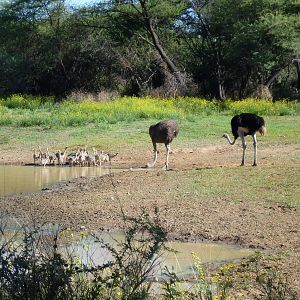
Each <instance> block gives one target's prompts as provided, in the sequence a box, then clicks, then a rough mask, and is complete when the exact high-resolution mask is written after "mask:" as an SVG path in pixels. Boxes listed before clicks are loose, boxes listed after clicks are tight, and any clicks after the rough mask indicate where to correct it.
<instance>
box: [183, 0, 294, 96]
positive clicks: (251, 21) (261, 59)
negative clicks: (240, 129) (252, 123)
mask: <svg viewBox="0 0 300 300" xmlns="http://www.w3.org/2000/svg"><path fill="white" fill-rule="evenodd" d="M188 2H189V3H190V10H191V12H190V13H189V15H186V16H185V18H184V19H183V21H184V24H185V26H189V28H192V30H191V31H190V32H186V33H185V35H186V36H187V37H188V38H189V40H190V41H189V44H190V45H191V49H192V53H193V54H194V55H196V56H197V60H199V65H198V68H197V70H196V72H199V73H200V74H202V75H200V78H201V79H202V80H206V81H207V80H208V82H209V83H208V85H209V86H210V90H211V91H213V95H214V96H216V97H217V98H220V99H223V98H224V96H225V95H224V91H225V90H226V92H227V95H231V96H232V97H234V96H236V91H237V92H238V95H237V96H238V97H243V96H245V95H247V94H249V92H250V91H251V90H253V89H255V87H257V86H258V85H261V84H263V85H266V86H269V87H270V86H271V85H272V84H273V83H274V80H275V79H276V77H277V76H278V74H279V73H280V72H281V71H282V70H283V69H284V68H285V67H286V66H287V65H288V64H290V63H291V61H292V57H293V55H295V54H297V53H299V46H300V45H299V16H298V12H299V10H297V7H298V8H299V6H298V4H296V2H293V1H285V0H241V1H234V0H218V1H213V0H211V1H203V0H192V1H188ZM191 40H192V42H191ZM194 72H195V71H194ZM198 76H199V75H198ZM210 79H211V80H212V81H211V80H210ZM214 82H215V83H214ZM215 87H217V88H215Z"/></svg>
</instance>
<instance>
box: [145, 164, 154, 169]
mask: <svg viewBox="0 0 300 300" xmlns="http://www.w3.org/2000/svg"><path fill="white" fill-rule="evenodd" d="M153 167H154V163H149V164H146V168H153Z"/></svg>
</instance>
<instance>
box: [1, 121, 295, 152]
mask: <svg viewBox="0 0 300 300" xmlns="http://www.w3.org/2000/svg"><path fill="white" fill-rule="evenodd" d="M230 119H231V117H230V116H224V115H211V116H198V117H197V118H195V119H194V120H193V121H189V120H180V121H179V125H180V132H179V136H178V139H176V140H175V141H174V144H176V147H185V148H186V147H194V146H195V147H197V146H203V145H218V144H222V145H224V143H223V142H224V141H223V139H221V135H222V134H223V133H224V132H229V133H230V131H231V129H230ZM154 122H157V120H156V119H149V120H137V121H132V122H125V121H124V122H118V123H116V124H106V123H104V124H103V123H99V124H89V125H85V126H80V127H79V126H78V127H66V128H47V127H45V128H43V127H32V126H31V127H21V128H20V127H14V126H2V127H1V133H0V140H1V142H0V145H1V147H0V150H1V148H2V150H3V151H4V150H5V149H11V148H16V149H17V148H19V149H22V148H23V149H24V148H25V149H26V148H27V149H31V148H33V147H36V146H37V145H41V146H48V147H49V148H51V147H54V146H55V147H56V148H59V147H65V146H69V147H77V146H78V145H88V146H95V147H102V148H113V149H116V151H117V150H122V151H124V150H125V151H130V148H131V147H136V148H138V149H145V148H151V147H152V146H151V142H150V138H149V135H148V128H149V126H150V125H151V124H153V123H154ZM266 125H267V130H268V132H267V135H266V136H265V137H259V138H258V139H259V143H269V142H272V143H276V142H299V141H300V118H299V117H298V116H285V117H276V116H275V117H274V116H270V117H267V118H266Z"/></svg>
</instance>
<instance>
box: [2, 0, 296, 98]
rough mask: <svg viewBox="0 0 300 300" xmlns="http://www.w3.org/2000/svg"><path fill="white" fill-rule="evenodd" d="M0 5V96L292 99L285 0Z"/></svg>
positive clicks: (292, 11) (22, 0)
mask: <svg viewBox="0 0 300 300" xmlns="http://www.w3.org/2000/svg"><path fill="white" fill-rule="evenodd" d="M68 3H69V2H68V1H67V0H39V1H37V0H12V1H1V3H0V97H1V96H2V97H3V96H10V95H11V94H16V93H21V94H35V95H47V96H48V95H54V96H57V97H60V98H65V97H67V96H68V95H70V94H72V93H74V92H75V93H88V92H89V93H93V94H96V95H97V94H101V95H104V94H106V96H107V97H110V98H111V97H115V95H119V96H124V95H125V96H126V95H127V96H133V95H134V96H152V97H156V98H161V97H167V98H168V97H173V96H180V95H184V96H197V97H204V98H211V99H213V98H215V99H223V100H224V99H225V98H231V99H242V98H246V97H258V98H272V96H273V98H274V99H280V98H290V99H295V98H299V90H300V59H299V53H300V21H299V20H300V18H299V11H300V6H299V2H298V1H285V0H259V1H258V0H239V1H236V0H218V1H214V0H210V1H203V0H193V1H190V0H143V1H141V0H138V1H128V0H121V1H115V0H106V1H93V2H91V3H92V4H91V5H85V6H79V7H78V6H77V7H76V8H74V7H70V5H69V4H68Z"/></svg>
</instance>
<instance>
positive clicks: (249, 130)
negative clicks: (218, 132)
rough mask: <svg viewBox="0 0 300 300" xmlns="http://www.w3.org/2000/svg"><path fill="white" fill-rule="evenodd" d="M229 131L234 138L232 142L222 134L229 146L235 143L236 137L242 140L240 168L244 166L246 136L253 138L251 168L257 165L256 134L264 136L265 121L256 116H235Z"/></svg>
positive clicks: (245, 114) (226, 135) (265, 130)
mask: <svg viewBox="0 0 300 300" xmlns="http://www.w3.org/2000/svg"><path fill="white" fill-rule="evenodd" d="M231 130H232V134H233V136H234V140H233V141H231V140H230V137H229V135H228V134H227V133H224V134H223V137H224V138H226V139H227V141H228V143H229V144H230V145H234V143H235V141H236V140H237V138H238V137H240V138H241V140H242V146H243V157H242V163H241V166H244V164H245V151H246V141H245V136H246V135H252V138H253V146H254V162H253V166H256V165H257V162H256V156H257V140H256V132H259V133H260V134H261V135H265V134H266V132H267V129H266V127H265V121H264V119H263V118H262V117H260V116H257V115H255V114H249V113H244V114H240V115H236V116H234V117H233V118H232V119H231Z"/></svg>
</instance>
